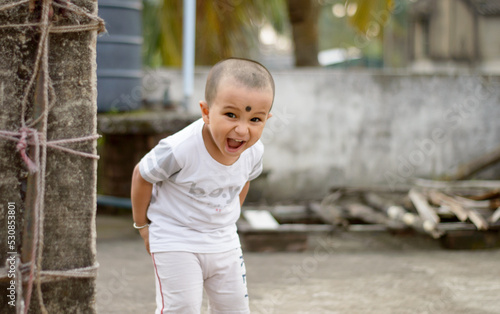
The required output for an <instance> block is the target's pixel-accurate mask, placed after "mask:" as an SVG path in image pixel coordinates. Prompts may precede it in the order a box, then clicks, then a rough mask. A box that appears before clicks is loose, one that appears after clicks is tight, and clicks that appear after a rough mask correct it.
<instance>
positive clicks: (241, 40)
mask: <svg viewBox="0 0 500 314" xmlns="http://www.w3.org/2000/svg"><path fill="white" fill-rule="evenodd" d="M182 11H183V1H182V0H144V11H143V26H144V37H145V41H144V42H145V44H144V64H145V65H147V66H151V67H158V66H160V65H164V66H180V65H181V63H182ZM287 19H288V17H287V14H286V3H285V0H255V1H244V0H198V1H197V6H196V54H195V62H196V64H197V65H212V64H214V63H215V62H217V61H219V60H221V59H223V58H227V57H230V56H239V57H251V56H252V53H254V52H255V51H256V50H255V49H256V48H257V47H258V31H259V30H260V27H261V26H262V24H263V23H264V22H268V23H271V24H272V25H273V26H274V27H275V28H276V29H277V30H278V31H280V30H283V25H284V23H285V22H286V21H287Z"/></svg>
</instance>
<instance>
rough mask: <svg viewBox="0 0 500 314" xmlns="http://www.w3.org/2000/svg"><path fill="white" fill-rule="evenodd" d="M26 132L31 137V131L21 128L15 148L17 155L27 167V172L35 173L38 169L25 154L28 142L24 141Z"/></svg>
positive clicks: (26, 135)
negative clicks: (19, 155)
mask: <svg viewBox="0 0 500 314" xmlns="http://www.w3.org/2000/svg"><path fill="white" fill-rule="evenodd" d="M28 132H29V134H30V136H33V131H32V129H29V128H21V138H20V139H19V142H17V145H16V148H17V151H18V152H19V154H21V158H22V159H23V161H24V163H25V164H26V166H27V167H28V171H29V172H30V173H35V172H37V171H38V167H37V166H36V165H35V163H34V162H33V161H32V160H31V159H30V158H29V157H28V155H27V154H26V148H27V147H28V142H27V141H26V138H27V137H28ZM35 132H36V131H35Z"/></svg>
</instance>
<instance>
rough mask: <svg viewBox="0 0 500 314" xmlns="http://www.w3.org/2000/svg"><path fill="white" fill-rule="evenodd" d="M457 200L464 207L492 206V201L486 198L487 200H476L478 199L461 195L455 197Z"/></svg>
mask: <svg viewBox="0 0 500 314" xmlns="http://www.w3.org/2000/svg"><path fill="white" fill-rule="evenodd" d="M454 198H455V200H456V201H457V202H459V203H460V204H461V205H462V206H463V207H469V208H490V207H491V206H490V204H491V201H489V200H486V201H476V200H471V199H468V198H466V197H461V196H455V197H454Z"/></svg>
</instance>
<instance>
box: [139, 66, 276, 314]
mask: <svg viewBox="0 0 500 314" xmlns="http://www.w3.org/2000/svg"><path fill="white" fill-rule="evenodd" d="M205 98H206V101H201V102H200V108H201V114H202V118H201V119H199V120H198V121H195V122H194V123H192V124H191V125H189V126H187V127H186V128H184V129H183V130H181V131H179V132H178V133H176V134H174V135H172V136H169V137H167V138H165V139H163V140H161V141H160V143H159V144H158V145H157V146H156V147H155V148H153V149H152V150H151V151H150V152H149V153H148V154H147V155H146V156H144V158H143V159H142V160H141V161H140V162H139V164H138V165H137V166H136V167H135V169H134V173H133V176H132V191H131V196H132V208H133V219H134V227H135V228H137V229H139V232H140V234H141V237H142V238H143V239H144V244H145V245H146V250H147V251H148V252H150V254H151V257H152V259H153V265H154V271H155V278H156V304H157V308H156V314H159V313H183V314H185V313H200V308H201V302H202V294H203V288H204V289H205V291H206V293H207V296H208V299H209V308H210V312H211V313H249V312H250V310H249V305H248V295H247V288H246V278H245V276H246V275H245V266H244V263H243V256H242V253H241V248H240V242H239V238H238V235H237V233H236V220H237V219H238V218H239V216H240V209H241V205H242V204H243V201H244V200H245V197H246V195H247V193H248V189H249V185H250V181H251V180H253V179H255V178H256V177H257V176H258V175H259V174H260V173H261V171H262V155H263V152H264V147H263V145H262V143H261V142H260V141H259V138H260V137H261V134H262V131H263V130H264V126H265V124H266V121H267V119H269V118H270V117H271V113H270V110H271V106H272V103H273V100H274V81H273V78H272V76H271V74H270V73H269V71H268V70H267V69H266V68H265V67H264V66H262V65H261V64H259V63H257V62H255V61H251V60H246V59H236V58H232V59H227V60H224V61H221V62H219V63H217V64H216V65H215V66H214V67H213V68H212V69H211V70H210V73H209V74H208V78H207V82H206V89H205ZM236 196H239V197H236Z"/></svg>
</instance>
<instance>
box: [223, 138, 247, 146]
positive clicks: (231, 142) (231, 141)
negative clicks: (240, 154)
mask: <svg viewBox="0 0 500 314" xmlns="http://www.w3.org/2000/svg"><path fill="white" fill-rule="evenodd" d="M242 143H243V142H237V141H235V140H233V139H231V138H230V139H228V140H227V145H228V146H229V147H231V148H238V147H240V146H241V144H242Z"/></svg>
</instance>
